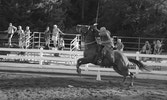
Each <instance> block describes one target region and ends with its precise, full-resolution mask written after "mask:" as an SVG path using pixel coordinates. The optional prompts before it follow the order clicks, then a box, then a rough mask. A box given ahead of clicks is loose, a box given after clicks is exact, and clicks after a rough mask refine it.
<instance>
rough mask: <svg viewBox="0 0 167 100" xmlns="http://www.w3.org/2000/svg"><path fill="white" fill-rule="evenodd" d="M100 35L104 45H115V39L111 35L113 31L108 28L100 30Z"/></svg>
mask: <svg viewBox="0 0 167 100" xmlns="http://www.w3.org/2000/svg"><path fill="white" fill-rule="evenodd" d="M99 35H100V38H101V41H102V45H111V46H114V44H113V39H112V38H111V37H110V35H111V33H110V32H109V31H108V30H105V31H100V33H99Z"/></svg>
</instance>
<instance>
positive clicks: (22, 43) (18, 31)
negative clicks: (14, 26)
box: [17, 26, 25, 48]
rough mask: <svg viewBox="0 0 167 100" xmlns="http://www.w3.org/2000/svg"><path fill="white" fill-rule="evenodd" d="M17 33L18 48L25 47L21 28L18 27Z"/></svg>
mask: <svg viewBox="0 0 167 100" xmlns="http://www.w3.org/2000/svg"><path fill="white" fill-rule="evenodd" d="M17 33H18V34H19V47H20V48H24V46H25V34H24V31H23V29H22V27H21V26H19V27H18V30H17Z"/></svg>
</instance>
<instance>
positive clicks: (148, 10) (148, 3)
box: [0, 0, 167, 37]
mask: <svg viewBox="0 0 167 100" xmlns="http://www.w3.org/2000/svg"><path fill="white" fill-rule="evenodd" d="M98 3H99V10H98ZM166 5H167V1H166V0H0V21H1V23H0V30H6V29H7V27H8V24H9V23H10V22H12V23H13V24H14V25H15V26H18V25H21V26H23V28H25V27H26V26H30V28H31V30H33V31H44V29H45V27H46V26H50V27H52V26H53V25H54V24H57V25H58V26H59V27H60V28H61V30H63V31H66V32H67V33H75V26H76V25H77V24H93V23H95V20H96V17H98V23H99V27H101V26H105V27H106V28H107V29H108V30H110V31H111V33H112V34H113V35H121V36H145V37H148V36H149V37H150V36H151V37H157V36H158V37H160V35H161V36H164V35H166V34H167V33H166V26H167V17H166V15H167V7H166ZM97 12H98V13H99V15H98V16H97Z"/></svg>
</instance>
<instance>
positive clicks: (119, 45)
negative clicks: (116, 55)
mask: <svg viewBox="0 0 167 100" xmlns="http://www.w3.org/2000/svg"><path fill="white" fill-rule="evenodd" d="M116 48H117V50H119V51H123V49H124V44H123V43H122V42H121V39H117V44H116Z"/></svg>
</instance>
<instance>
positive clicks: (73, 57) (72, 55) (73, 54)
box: [0, 48, 167, 80]
mask: <svg viewBox="0 0 167 100" xmlns="http://www.w3.org/2000/svg"><path fill="white" fill-rule="evenodd" d="M0 51H10V52H25V53H38V55H39V56H32V55H24V56H20V55H13V56H12V55H0V58H3V59H26V60H30V59H31V60H34V61H39V66H40V67H51V68H59V69H73V70H76V67H75V66H74V65H73V66H70V65H69V66H52V65H47V66H46V65H43V62H44V61H60V62H67V63H68V62H73V63H76V61H77V59H78V58H80V57H82V56H83V52H81V51H59V50H43V49H15V48H0ZM54 53H59V54H64V55H68V57H48V56H44V55H45V54H54ZM125 55H126V56H128V57H135V58H136V59H137V60H139V59H140V58H141V57H148V58H161V59H167V56H166V55H151V54H147V55H146V54H139V52H137V53H125ZM143 63H144V64H146V65H148V66H162V67H165V68H166V67H167V62H163V63H162V62H143ZM16 64H17V63H16ZM19 65H20V64H19ZM89 65H90V64H87V65H86V66H82V67H81V69H82V70H85V71H89V70H90V71H97V72H98V73H97V75H98V76H99V74H100V72H103V71H106V72H111V71H113V69H111V68H100V67H98V66H97V67H89ZM31 66H33V65H32V64H31ZM35 66H36V65H35ZM130 71H132V72H135V73H136V74H138V73H142V74H145V75H147V76H149V75H150V74H157V75H163V77H164V78H163V79H166V80H167V70H160V71H155V70H151V72H141V71H139V69H138V68H137V67H136V68H134V69H130ZM138 75H139V74H138ZM138 75H137V76H138ZM143 77H145V76H143ZM99 80H100V79H99Z"/></svg>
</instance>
